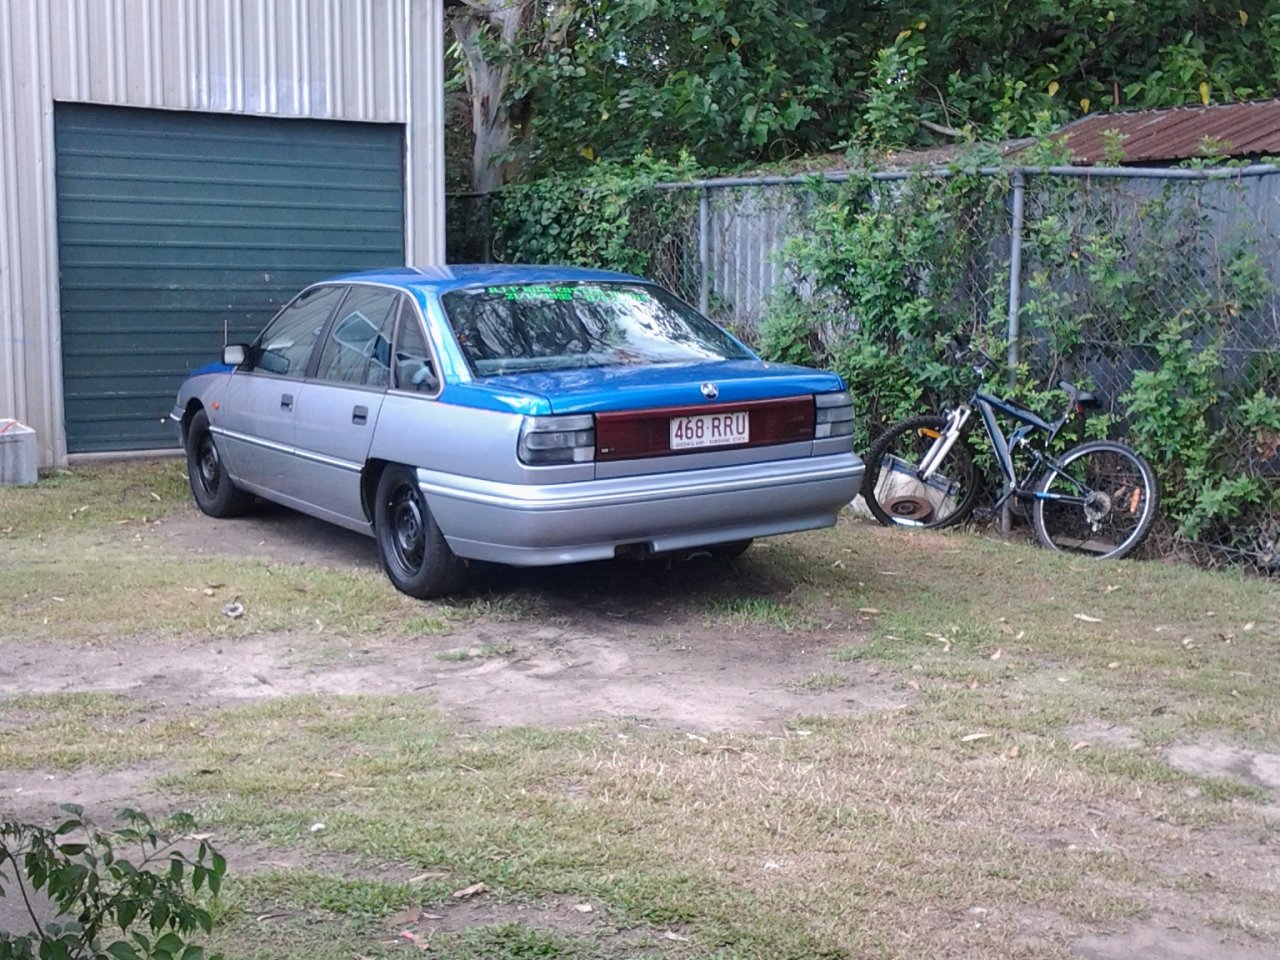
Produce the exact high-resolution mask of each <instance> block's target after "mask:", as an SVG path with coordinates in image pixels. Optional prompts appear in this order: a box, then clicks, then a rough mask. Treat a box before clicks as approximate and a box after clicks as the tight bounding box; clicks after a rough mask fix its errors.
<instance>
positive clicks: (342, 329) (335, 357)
mask: <svg viewBox="0 0 1280 960" xmlns="http://www.w3.org/2000/svg"><path fill="white" fill-rule="evenodd" d="M399 302H400V295H399V294H398V293H396V292H395V291H394V290H384V289H381V288H378V287H361V286H355V287H352V288H351V294H350V295H349V296H348V297H347V299H346V300H344V301H343V302H342V306H341V308H339V310H338V316H337V318H336V319H335V320H334V321H333V327H332V328H331V329H330V330H329V336H328V337H327V338H326V339H325V343H324V348H323V349H322V350H321V352H320V364H319V366H318V367H317V368H316V379H318V380H328V381H332V382H335V383H347V384H351V385H352V386H360V387H374V388H376V389H385V388H386V387H387V385H388V383H389V381H390V370H391V332H392V328H393V327H394V325H395V320H396V308H397V306H398V305H399Z"/></svg>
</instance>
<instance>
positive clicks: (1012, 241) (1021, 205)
mask: <svg viewBox="0 0 1280 960" xmlns="http://www.w3.org/2000/svg"><path fill="white" fill-rule="evenodd" d="M1010 182H1011V184H1012V186H1013V222H1012V223H1011V224H1010V225H1009V334H1008V340H1009V353H1008V356H1007V357H1006V363H1007V364H1008V383H1009V389H1010V390H1012V389H1014V388H1015V387H1016V386H1017V385H1018V337H1019V335H1020V334H1021V332H1022V331H1021V329H1020V326H1021V325H1020V323H1019V321H1018V310H1019V309H1020V307H1021V306H1022V304H1021V299H1022V222H1023V217H1024V214H1025V206H1026V195H1027V175H1026V174H1025V173H1024V172H1023V171H1022V169H1021V168H1017V167H1015V168H1014V171H1013V175H1012V177H1011V179H1010ZM1012 529H1013V502H1012V501H1010V502H1009V503H1006V504H1005V505H1004V509H1003V510H1002V511H1001V512H1000V532H1001V533H1004V534H1006V535H1008V533H1009V531H1010V530H1012Z"/></svg>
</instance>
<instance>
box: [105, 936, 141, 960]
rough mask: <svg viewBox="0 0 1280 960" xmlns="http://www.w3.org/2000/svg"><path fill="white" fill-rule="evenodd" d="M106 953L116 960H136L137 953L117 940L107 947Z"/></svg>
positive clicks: (125, 942)
mask: <svg viewBox="0 0 1280 960" xmlns="http://www.w3.org/2000/svg"><path fill="white" fill-rule="evenodd" d="M107 953H109V954H110V955H111V956H113V957H115V958H116V960H138V951H137V950H135V949H134V948H133V945H132V944H130V943H128V942H127V941H125V940H117V941H116V942H115V943H113V944H111V946H109V947H107Z"/></svg>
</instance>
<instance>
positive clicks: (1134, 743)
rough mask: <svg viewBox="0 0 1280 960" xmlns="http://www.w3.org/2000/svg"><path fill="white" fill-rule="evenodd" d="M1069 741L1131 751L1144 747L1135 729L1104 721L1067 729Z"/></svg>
mask: <svg viewBox="0 0 1280 960" xmlns="http://www.w3.org/2000/svg"><path fill="white" fill-rule="evenodd" d="M1067 739H1068V740H1070V741H1071V743H1072V744H1073V745H1074V744H1085V745H1087V746H1091V747H1120V748H1121V749H1125V750H1131V749H1133V748H1135V747H1140V746H1142V739H1141V738H1140V737H1139V736H1138V733H1137V731H1136V730H1134V729H1133V727H1127V726H1125V725H1124V724H1123V723H1107V722H1105V721H1103V720H1086V721H1084V722H1082V723H1073V724H1072V725H1071V726H1069V727H1067Z"/></svg>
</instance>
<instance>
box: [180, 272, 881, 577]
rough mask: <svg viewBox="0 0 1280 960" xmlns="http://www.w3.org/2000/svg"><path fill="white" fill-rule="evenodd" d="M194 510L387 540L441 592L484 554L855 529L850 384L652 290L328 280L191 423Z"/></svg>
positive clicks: (395, 554)
mask: <svg viewBox="0 0 1280 960" xmlns="http://www.w3.org/2000/svg"><path fill="white" fill-rule="evenodd" d="M171 417H172V419H173V420H174V421H175V422H176V424H177V429H178V433H179V437H180V440H181V442H182V444H183V446H184V447H185V449H186V453H187V467H188V474H189V476H190V480H191V491H192V494H193V495H194V497H195V501H196V504H197V505H198V506H199V508H200V509H201V510H202V511H204V512H205V513H206V514H209V515H210V516H213V517H230V516H233V515H236V514H240V513H243V512H244V511H245V510H246V509H248V508H249V507H250V506H251V504H252V502H253V498H254V497H255V496H257V497H262V498H264V499H267V500H271V501H274V502H277V503H280V504H283V505H285V506H288V507H291V508H293V509H296V510H299V511H302V512H304V513H307V514H310V515H312V516H315V517H318V518H320V519H322V520H326V521H329V522H331V523H335V524H338V525H340V526H343V527H347V528H350V529H352V530H358V531H360V532H362V533H366V534H369V535H370V536H372V537H374V538H375V539H376V541H377V545H378V552H379V556H380V558H381V561H382V564H383V566H384V568H385V569H386V572H387V575H388V576H389V577H390V579H391V582H392V583H393V584H394V585H395V586H396V587H397V588H398V589H399V590H401V591H403V592H404V593H407V594H410V595H412V596H415V597H432V596H438V595H441V594H445V593H449V592H451V591H453V590H456V589H458V588H459V587H460V586H461V585H462V584H463V583H464V582H465V580H466V576H467V572H468V565H469V562H470V561H491V562H497V563H503V564H514V565H519V566H532V565H544V564H562V563H576V562H579V561H585V560H599V559H605V558H611V557H615V556H619V555H635V556H647V555H650V554H660V553H674V552H695V551H706V552H708V553H710V554H711V555H712V556H716V557H720V558H723V559H732V558H733V557H736V556H738V555H739V554H741V553H742V552H743V551H744V550H745V549H746V548H747V547H748V546H749V545H750V543H751V541H752V540H753V539H754V538H756V537H763V536H769V535H773V534H781V533H790V532H794V531H798V530H807V529H813V528H817V527H824V526H830V525H832V524H834V523H835V522H836V516H837V514H838V513H839V511H840V508H841V507H842V506H843V505H844V504H846V503H848V502H849V501H850V500H851V499H852V498H853V497H854V495H855V494H857V492H858V487H859V484H860V482H861V479H862V474H863V464H862V461H861V460H860V459H859V458H858V457H857V456H856V455H855V454H854V452H853V449H852V447H853V406H852V403H851V401H850V397H849V394H848V392H847V391H846V389H845V385H844V383H843V381H842V380H841V379H840V378H839V377H838V376H836V375H835V374H832V373H824V372H820V371H816V370H809V369H806V368H803V367H795V366H786V365H779V364H773V363H766V362H764V361H762V360H760V359H759V358H758V357H757V356H755V355H754V354H753V353H752V352H751V351H750V350H749V349H747V347H745V346H744V345H743V344H742V343H740V342H739V341H738V340H737V339H735V338H734V337H733V336H731V335H730V334H729V333H727V332H726V331H725V330H723V329H721V328H720V327H718V326H716V325H715V324H714V323H712V322H711V321H710V320H708V319H706V318H705V317H703V316H702V315H701V314H699V313H698V312H697V311H695V310H694V309H692V308H691V307H689V306H688V305H687V304H685V303H683V302H682V301H681V300H679V299H677V298H676V297H675V296H673V295H672V294H670V293H668V292H667V291H666V290H664V289H663V288H662V287H660V286H657V285H655V284H653V283H650V282H648V281H646V280H643V279H640V278H638V277H633V276H628V275H626V274H620V273H612V272H607V271H601V270H585V269H576V268H552V267H531V266H473V267H462V266H455V267H437V268H430V269H424V270H419V269H412V268H406V269H395V270H386V271H381V272H376V273H361V274H355V275H351V276H344V277H338V278H336V279H333V280H327V281H324V282H322V283H317V284H314V285H313V286H310V287H308V288H306V289H305V290H303V291H302V292H301V293H299V294H298V295H297V297H295V298H294V299H293V300H292V301H291V302H290V303H288V304H287V305H286V306H285V307H284V308H283V309H282V310H281V311H280V312H279V313H278V314H276V316H275V317H274V319H272V320H271V322H270V323H268V324H267V325H266V327H265V328H263V330H262V332H261V333H260V334H259V336H258V337H257V339H256V340H254V341H253V342H252V343H250V344H229V345H227V346H226V347H225V348H224V349H223V356H222V362H221V363H219V364H213V365H211V366H208V367H205V368H203V369H200V370H197V371H195V372H194V373H193V374H192V375H191V376H190V377H189V378H188V379H187V380H186V381H185V383H184V384H183V386H182V388H181V390H180V391H179V393H178V398H177V402H176V403H175V405H174V407H173V411H172V413H171Z"/></svg>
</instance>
